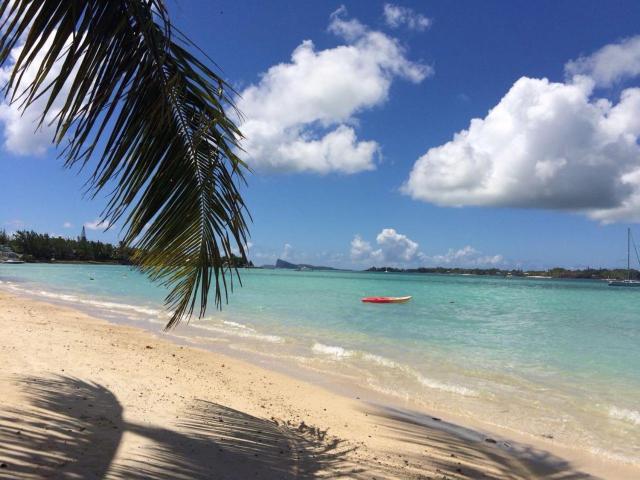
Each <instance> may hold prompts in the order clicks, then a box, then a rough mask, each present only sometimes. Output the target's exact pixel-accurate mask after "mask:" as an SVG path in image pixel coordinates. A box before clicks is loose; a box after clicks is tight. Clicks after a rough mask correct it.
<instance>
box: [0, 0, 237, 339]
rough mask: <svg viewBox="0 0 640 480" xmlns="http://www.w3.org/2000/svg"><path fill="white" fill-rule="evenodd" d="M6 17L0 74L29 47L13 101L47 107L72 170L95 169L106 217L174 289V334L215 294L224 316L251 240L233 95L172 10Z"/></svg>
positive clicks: (48, 1)
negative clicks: (235, 257) (235, 267)
mask: <svg viewBox="0 0 640 480" xmlns="http://www.w3.org/2000/svg"><path fill="white" fill-rule="evenodd" d="M0 16H3V18H4V19H5V20H4V22H3V24H2V35H1V36H0V65H2V64H4V63H5V62H7V60H8V59H9V57H10V53H11V51H12V49H14V48H15V47H16V46H17V45H18V43H19V42H20V39H24V44H23V46H22V51H21V52H20V54H19V55H18V57H17V59H16V61H15V64H14V66H13V70H12V73H11V76H10V78H9V81H8V83H7V85H6V90H5V94H6V95H7V98H10V99H11V100H12V101H19V102H20V106H21V107H23V108H29V107H30V106H31V105H33V104H34V102H36V101H38V100H40V99H45V106H44V109H43V113H42V115H41V117H40V123H41V124H43V123H45V122H50V123H53V124H54V126H55V142H56V143H57V144H59V145H61V144H62V143H63V142H65V145H63V146H62V156H63V157H64V159H65V164H66V165H67V166H69V167H71V166H74V165H76V164H78V165H80V168H82V167H84V166H85V165H86V164H87V163H89V162H90V161H94V160H95V166H94V168H93V171H92V174H91V177H90V180H89V186H90V191H91V192H92V194H94V195H95V194H96V193H97V192H99V191H102V190H103V189H104V188H106V187H107V186H109V187H112V188H113V190H112V191H111V192H110V194H109V201H108V204H107V206H106V208H105V210H104V212H103V218H104V219H105V220H108V221H109V222H110V223H111V224H114V223H116V222H123V225H124V227H123V231H124V242H125V244H126V245H134V246H136V247H138V250H137V252H138V253H137V260H138V262H139V263H138V265H139V268H140V269H141V270H142V271H143V272H145V273H147V274H148V275H149V276H150V277H151V278H152V279H154V280H156V281H160V282H162V283H163V284H165V285H167V286H168V287H169V288H170V291H169V293H168V295H167V298H166V303H167V306H168V307H169V308H170V309H171V310H172V316H171V319H170V321H169V323H168V324H167V328H171V327H173V326H174V325H176V324H177V323H178V322H179V321H180V320H181V319H183V318H185V317H189V316H191V315H192V314H193V312H194V310H195V309H196V308H197V309H198V314H199V315H200V316H202V315H204V314H205V311H206V306H207V300H208V294H209V291H210V289H213V290H212V291H213V292H214V295H215V303H216V305H217V306H220V305H221V303H222V300H223V295H224V297H225V298H226V296H227V289H228V287H231V288H232V287H233V284H232V283H231V284H228V283H227V275H228V274H229V273H231V276H230V278H231V279H233V272H232V271H231V270H230V267H229V266H228V265H225V262H224V259H225V257H226V258H230V257H231V256H232V254H233V252H232V247H233V243H235V244H236V245H237V246H238V250H239V252H240V254H241V255H242V256H243V257H244V256H245V255H246V253H245V250H244V245H245V244H246V241H247V238H248V229H247V223H246V220H245V215H248V213H247V210H246V206H245V204H244V201H243V199H242V197H241V195H240V192H239V190H238V183H239V182H243V181H244V172H245V171H246V165H245V164H244V163H243V162H242V160H241V159H240V158H239V157H238V156H237V154H236V153H235V152H236V151H238V141H239V138H240V137H241V134H240V131H239V130H238V128H237V127H236V125H235V124H234V122H233V121H232V120H231V118H230V117H229V115H228V114H227V113H226V110H227V109H234V110H235V107H234V106H233V103H232V98H231V97H230V95H231V96H233V95H234V92H233V90H232V89H231V88H230V87H229V86H228V85H227V84H226V82H225V81H224V80H223V79H222V78H221V77H220V76H219V75H218V74H216V73H215V72H214V71H213V70H212V69H211V68H209V67H208V66H207V64H206V63H205V62H204V61H202V60H200V59H199V58H197V57H196V56H195V55H193V54H192V53H190V52H189V51H188V50H189V48H192V47H193V44H192V43H191V42H190V41H189V40H188V39H187V38H186V37H185V36H184V35H183V34H182V33H181V32H179V33H178V34H177V35H175V36H174V35H173V34H172V25H171V23H170V20H169V17H168V13H167V10H166V8H165V6H164V4H163V2H162V0H83V1H70V0H40V1H35V0H0ZM33 71H35V74H33ZM30 75H31V76H30ZM27 78H30V80H26V79H27ZM65 92H66V93H65ZM227 92H230V93H227ZM65 94H66V96H64V95H65ZM60 103H61V104H62V106H61V107H59V106H58V107H57V111H56V110H54V106H56V105H59V104H60ZM236 273H237V272H236Z"/></svg>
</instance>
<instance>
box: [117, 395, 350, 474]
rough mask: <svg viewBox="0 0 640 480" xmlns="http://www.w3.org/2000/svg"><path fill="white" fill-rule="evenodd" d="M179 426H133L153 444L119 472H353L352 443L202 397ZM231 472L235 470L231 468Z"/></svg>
mask: <svg viewBox="0 0 640 480" xmlns="http://www.w3.org/2000/svg"><path fill="white" fill-rule="evenodd" d="M178 428H179V430H180V431H181V432H184V433H177V432H176V431H170V430H166V429H155V428H148V427H136V426H134V427H133V428H131V431H133V432H134V433H137V434H139V435H143V436H146V437H147V438H149V439H152V440H153V445H154V446H153V447H152V448H151V449H149V450H148V451H147V453H145V454H144V455H142V456H139V457H136V458H135V459H133V460H134V461H133V463H131V465H125V466H124V468H120V467H119V466H116V467H115V469H114V472H113V473H114V474H115V476H116V477H118V478H129V479H134V480H135V479H161V478H167V477H169V478H175V479H185V480H186V479H191V478H238V479H245V478H269V479H271V478H273V479H276V478H277V479H294V478H295V479H304V478H324V477H325V476H326V477H327V478H328V477H331V478H333V477H335V476H346V475H349V474H351V473H356V470H355V469H353V468H352V467H351V466H350V464H349V463H348V462H347V461H346V460H345V455H346V454H347V453H348V452H349V451H350V449H349V448H348V447H346V446H344V445H343V444H342V442H341V441H339V440H337V439H332V440H328V439H326V437H325V433H323V432H318V431H317V430H314V429H309V428H303V429H300V428H291V427H289V426H287V425H282V424H279V423H277V422H275V421H273V420H266V419H262V418H258V417H254V416H252V415H248V414H246V413H243V412H240V411H238V410H234V409H231V408H228V407H225V406H223V405H219V404H216V403H212V402H207V401H203V400H199V401H196V402H195V403H194V405H193V407H192V408H191V409H190V410H189V411H188V412H187V414H186V415H185V417H184V418H183V419H182V420H180V421H179V423H178ZM229 472H233V473H229Z"/></svg>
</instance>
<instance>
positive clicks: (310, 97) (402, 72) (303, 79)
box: [238, 7, 431, 174]
mask: <svg viewBox="0 0 640 480" xmlns="http://www.w3.org/2000/svg"><path fill="white" fill-rule="evenodd" d="M329 31H330V32H331V33H333V34H335V35H337V36H338V37H339V38H341V39H342V40H343V41H344V42H345V43H344V44H343V45H339V46H337V47H335V48H329V49H326V50H316V48H315V46H314V44H313V42H312V41H311V40H305V41H304V42H302V43H301V44H300V45H299V46H298V47H297V48H296V49H295V50H294V51H293V53H292V55H291V61H290V62H288V63H281V64H278V65H274V66H272V67H271V68H269V69H268V70H267V72H265V73H264V74H263V76H262V78H261V80H260V82H258V83H257V84H255V85H251V86H249V87H248V88H246V89H245V90H244V91H243V92H241V98H240V100H239V102H238V107H239V109H240V111H241V112H242V113H243V115H244V118H243V123H242V125H241V129H242V132H243V134H244V135H245V137H246V140H245V141H244V142H243V144H242V147H243V148H244V149H245V151H246V157H247V159H248V162H249V163H250V164H251V165H252V166H253V167H256V168H262V169H266V170H271V171H288V172H314V173H321V174H325V173H329V172H342V173H346V174H352V173H356V172H361V171H366V170H373V169H374V168H375V157H376V153H377V152H378V150H379V145H378V143H377V142H375V141H373V140H359V139H358V137H357V135H356V130H355V125H356V124H357V118H356V115H357V114H358V113H360V112H362V111H363V110H366V109H370V108H372V107H375V106H378V105H381V104H382V103H384V102H385V101H386V100H387V98H388V95H389V89H390V87H391V84H392V82H393V80H394V79H395V78H403V79H406V80H408V81H411V82H414V83H419V82H421V81H422V80H423V79H424V78H425V77H426V76H428V75H429V74H430V73H431V68H430V67H428V66H425V65H422V64H419V63H416V62H412V61H410V60H408V59H407V57H406V52H405V50H404V48H403V47H402V46H401V45H400V43H399V42H398V41H397V40H396V39H394V38H391V37H389V36H387V35H385V34H383V33H381V32H377V31H372V30H370V29H368V28H367V27H366V26H365V25H363V24H362V23H360V22H359V21H358V20H355V19H347V18H346V9H345V8H344V7H341V8H340V9H338V10H337V11H336V12H334V14H332V16H331V21H330V24H329Z"/></svg>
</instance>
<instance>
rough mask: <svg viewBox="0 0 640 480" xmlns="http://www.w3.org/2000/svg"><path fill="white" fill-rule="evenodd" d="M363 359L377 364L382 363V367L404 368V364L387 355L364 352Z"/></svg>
mask: <svg viewBox="0 0 640 480" xmlns="http://www.w3.org/2000/svg"><path fill="white" fill-rule="evenodd" d="M362 359H363V360H367V361H369V362H372V363H375V364H377V365H380V366H382V367H387V368H402V367H403V365H400V364H399V363H397V362H394V361H393V360H390V359H388V358H385V357H381V356H380V355H375V354H373V353H363V354H362Z"/></svg>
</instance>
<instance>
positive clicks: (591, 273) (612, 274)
mask: <svg viewBox="0 0 640 480" xmlns="http://www.w3.org/2000/svg"><path fill="white" fill-rule="evenodd" d="M366 271H367V272H392V273H393V272H395V273H431V274H440V275H496V276H503V277H504V276H512V277H549V278H574V279H579V278H581V279H595V280H606V279H617V280H624V279H626V278H627V270H625V269H621V268H615V269H609V268H586V269H584V270H570V269H567V268H560V267H555V268H551V269H549V270H528V271H522V270H502V269H499V268H444V267H434V268H427V267H420V268H394V267H371V268H369V269H367V270H366ZM631 279H632V280H640V272H639V271H638V270H633V269H632V270H631Z"/></svg>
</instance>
